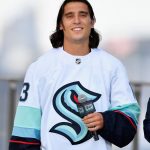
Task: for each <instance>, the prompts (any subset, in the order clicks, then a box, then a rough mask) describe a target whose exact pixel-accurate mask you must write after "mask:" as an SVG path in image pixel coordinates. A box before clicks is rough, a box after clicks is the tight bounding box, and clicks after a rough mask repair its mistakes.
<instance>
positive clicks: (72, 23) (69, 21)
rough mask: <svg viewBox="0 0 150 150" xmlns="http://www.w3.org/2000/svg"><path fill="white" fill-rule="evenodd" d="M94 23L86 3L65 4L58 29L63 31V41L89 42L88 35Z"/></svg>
mask: <svg viewBox="0 0 150 150" xmlns="http://www.w3.org/2000/svg"><path fill="white" fill-rule="evenodd" d="M94 23H95V21H94V20H92V19H91V18H90V14H89V10H88V6H87V5H86V4H84V3H82V2H70V3H68V4H66V6H65V8H64V14H63V17H62V23H61V24H60V29H61V30H63V31H64V41H68V42H83V41H87V42H89V35H90V32H91V28H92V27H93V26H94Z"/></svg>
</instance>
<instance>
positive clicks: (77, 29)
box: [73, 28, 82, 31]
mask: <svg viewBox="0 0 150 150" xmlns="http://www.w3.org/2000/svg"><path fill="white" fill-rule="evenodd" d="M73 30H74V31H80V30H82V28H74V29H73Z"/></svg>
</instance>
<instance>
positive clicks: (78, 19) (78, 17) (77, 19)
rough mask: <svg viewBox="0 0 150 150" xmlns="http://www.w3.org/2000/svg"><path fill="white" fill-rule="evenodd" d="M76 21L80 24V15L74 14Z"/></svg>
mask: <svg viewBox="0 0 150 150" xmlns="http://www.w3.org/2000/svg"><path fill="white" fill-rule="evenodd" d="M74 23H75V24H79V23H80V16H78V15H76V16H74Z"/></svg>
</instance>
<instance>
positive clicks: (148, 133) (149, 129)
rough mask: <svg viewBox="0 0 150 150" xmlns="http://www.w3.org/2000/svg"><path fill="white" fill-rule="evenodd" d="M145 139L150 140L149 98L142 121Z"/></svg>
mask: <svg viewBox="0 0 150 150" xmlns="http://www.w3.org/2000/svg"><path fill="white" fill-rule="evenodd" d="M143 127H144V136H145V139H146V140H147V141H148V142H150V98H149V101H148V103H147V111H146V115H145V119H144V121H143Z"/></svg>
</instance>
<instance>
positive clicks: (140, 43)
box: [0, 0, 150, 150]
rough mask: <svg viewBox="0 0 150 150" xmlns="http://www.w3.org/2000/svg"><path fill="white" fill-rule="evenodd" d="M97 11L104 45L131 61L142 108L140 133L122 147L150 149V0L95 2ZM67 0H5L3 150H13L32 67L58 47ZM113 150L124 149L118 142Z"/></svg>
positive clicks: (0, 29)
mask: <svg viewBox="0 0 150 150" xmlns="http://www.w3.org/2000/svg"><path fill="white" fill-rule="evenodd" d="M89 1H90V2H91V4H92V6H93V9H94V11H95V15H96V19H97V20H96V24H95V28H96V29H97V30H98V32H99V33H100V34H101V35H102V41H101V43H100V45H99V47H100V48H104V49H105V50H107V51H109V52H110V53H111V54H113V55H114V56H116V57H118V58H119V59H120V60H121V61H122V63H123V64H124V65H125V67H126V70H127V73H128V76H129V80H130V82H131V84H132V87H133V90H134V92H135V95H136V98H137V100H138V102H139V104H140V106H141V110H142V111H141V115H140V118H139V126H138V133H137V135H136V137H135V139H134V141H133V142H131V143H130V144H129V145H128V146H126V147H124V148H122V150H149V149H150V143H148V142H147V141H146V140H145V139H144V135H143V119H144V117H145V111H146V105H147V101H148V98H149V97H150V69H149V65H150V29H149V27H150V19H149V17H148V16H149V14H150V9H149V6H150V1H149V0H132V1H131V0H113V1H110V0H99V1H95V0H89ZM61 3H62V0H59V1H56V0H21V1H20V0H13V1H11V0H5V1H3V0H0V150H7V149H8V139H9V138H10V134H11V130H12V123H13V120H14V114H15V111H16V105H17V102H18V98H19V95H20V91H21V87H22V83H23V79H24V75H25V72H26V69H27V67H28V66H29V64H31V63H32V62H33V61H34V60H35V59H36V58H37V57H39V56H40V55H42V54H43V53H45V52H46V51H48V50H49V49H50V48H51V47H52V46H51V44H50V41H49V35H50V34H51V33H52V32H53V31H54V30H55V25H56V24H55V22H56V17H57V13H58V9H59V7H60V5H61ZM113 150H120V148H117V147H115V146H113Z"/></svg>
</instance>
